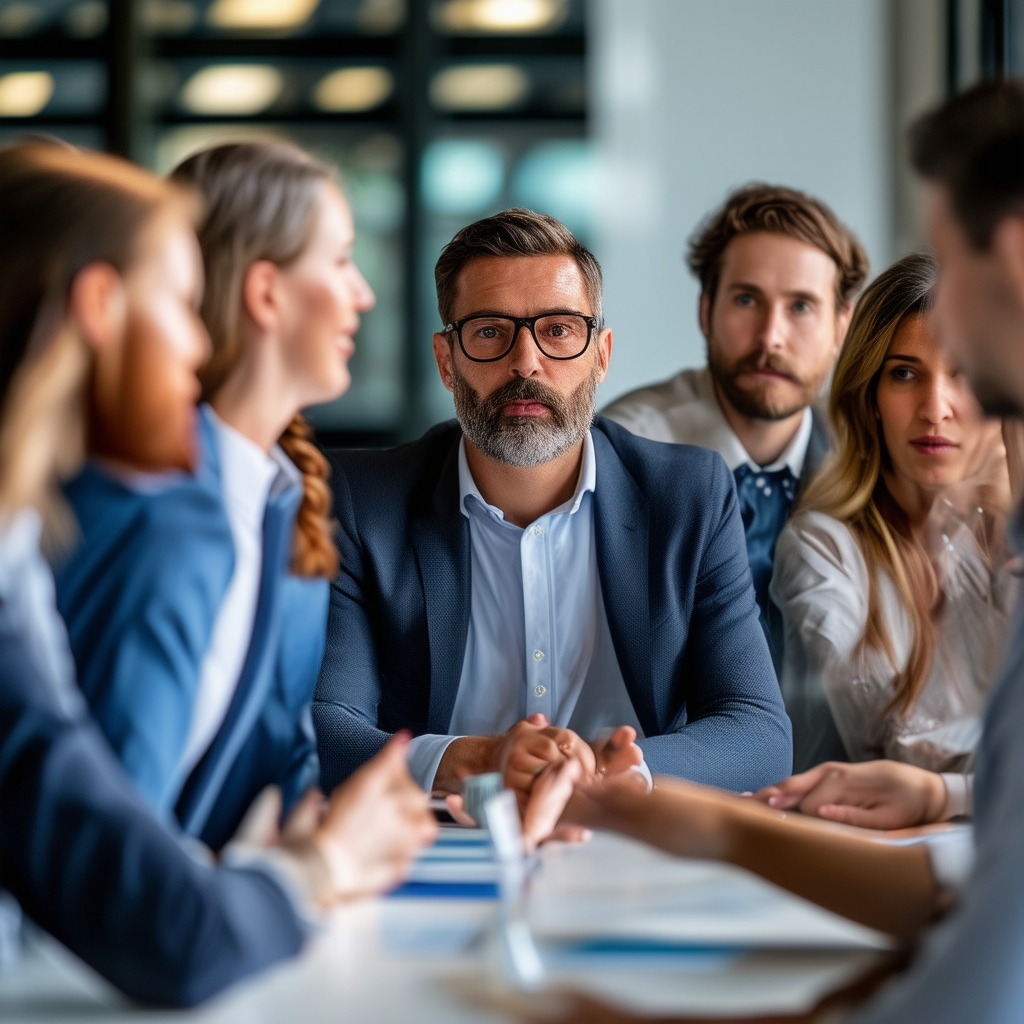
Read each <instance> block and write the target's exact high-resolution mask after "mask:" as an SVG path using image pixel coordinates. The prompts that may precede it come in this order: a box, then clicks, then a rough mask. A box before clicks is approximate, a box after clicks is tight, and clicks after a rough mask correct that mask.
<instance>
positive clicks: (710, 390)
mask: <svg viewBox="0 0 1024 1024" xmlns="http://www.w3.org/2000/svg"><path fill="white" fill-rule="evenodd" d="M698 392H699V396H700V398H701V400H702V401H703V403H704V404H705V405H706V406H707V411H708V416H707V419H706V421H705V423H704V424H703V427H704V429H703V430H702V431H701V434H702V435H703V436H699V437H694V438H693V443H694V444H697V445H700V446H701V447H703V448H712V449H714V450H715V451H717V452H718V453H719V455H721V456H722V458H723V459H725V464H726V465H727V466H728V467H729V471H730V472H735V471H736V470H737V469H739V467H740V466H744V465H746V466H749V467H750V468H751V469H752V470H754V471H755V472H759V471H760V472H769V473H771V472H775V471H776V470H779V469H788V470H789V471H790V473H792V474H793V477H794V478H795V479H797V480H799V479H800V474H801V473H803V471H804V460H805V459H806V458H807V446H808V444H809V443H810V440H811V430H812V428H813V425H814V419H813V415H812V413H811V409H810V406H808V407H806V408H805V409H804V415H803V419H802V420H801V421H800V426H799V427H798V428H797V432H796V434H795V435H794V437H793V440H792V441H790V442H789V445H788V446H787V447H786V450H785V451H784V452H783V453H782V454H781V455H780V456H779V457H778V458H777V459H776V460H775V461H774V462H773V463H772V464H771V465H770V466H761V465H759V464H758V463H756V462H755V461H754V460H753V459H752V458H751V457H750V454H749V453H748V452H747V449H746V448H744V447H743V442H742V441H741V440H740V439H739V438H738V437H737V436H736V432H735V431H734V430H733V429H732V427H730V426H729V421H728V420H727V419H726V418H725V414H724V413H723V412H722V407H721V405H719V403H718V394H717V393H716V391H715V383H714V380H713V379H712V377H711V371H710V370H707V369H705V371H704V373H703V374H701V377H700V380H699V382H698Z"/></svg>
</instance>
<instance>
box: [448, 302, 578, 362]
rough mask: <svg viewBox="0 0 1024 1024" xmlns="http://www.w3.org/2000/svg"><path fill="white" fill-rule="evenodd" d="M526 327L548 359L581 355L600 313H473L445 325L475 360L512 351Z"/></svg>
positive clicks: (490, 359)
mask: <svg viewBox="0 0 1024 1024" xmlns="http://www.w3.org/2000/svg"><path fill="white" fill-rule="evenodd" d="M524 327H525V328H526V329H527V330H528V331H529V332H530V335H531V337H532V338H533V343H534V344H535V345H536V346H537V348H539V349H540V350H541V352H543V353H544V355H546V356H547V357H548V358H549V359H578V358H579V357H580V356H581V355H583V353H584V352H586V351H587V347H588V346H589V345H590V339H591V337H592V336H593V333H594V331H595V330H597V327H598V321H597V317H593V316H585V315H584V314H583V313H574V312H565V313H558V312H555V313H542V314H540V315H539V316H501V315H493V316H492V315H490V314H480V313H474V314H473V315H472V316H465V317H463V318H462V319H461V320H455V321H454V322H453V323H450V324H447V325H446V326H445V327H443V328H442V333H444V334H453V333H454V334H455V336H456V337H457V338H458V339H459V348H461V349H462V351H463V353H464V354H465V356H466V358H467V359H472V360H473V362H474V363H494V362H497V360H499V359H504V358H505V356H507V355H508V354H509V352H511V351H512V348H513V346H514V345H515V343H516V338H517V337H518V336H519V332H520V331H521V330H522V329H523V328H524Z"/></svg>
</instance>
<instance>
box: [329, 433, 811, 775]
mask: <svg viewBox="0 0 1024 1024" xmlns="http://www.w3.org/2000/svg"><path fill="white" fill-rule="evenodd" d="M460 437H461V430H460V428H459V426H458V424H457V423H454V422H452V423H447V424H442V425H440V426H438V427H435V428H434V429H433V430H431V431H430V432H429V433H428V434H426V435H425V436H424V437H423V438H422V439H420V440H419V441H416V442H414V443H412V444H409V445H405V446H403V447H401V448H396V449H393V450H391V451H385V452H372V451H337V452H333V453H332V454H331V459H332V462H333V469H334V472H333V476H332V481H333V486H334V499H335V500H334V508H335V513H336V515H337V517H338V520H339V524H340V530H339V547H340V551H341V571H340V573H339V575H338V578H337V580H336V581H335V583H334V585H333V586H332V588H331V609H330V615H329V618H328V626H327V651H326V653H325V656H324V662H323V666H322V668H321V670H320V681H319V683H318V684H317V692H316V699H315V700H314V703H313V719H314V722H315V724H316V732H317V743H318V746H319V750H320V765H321V773H322V778H323V781H324V782H325V784H326V785H328V786H333V785H335V784H336V783H337V782H339V781H341V780H342V779H344V778H345V777H346V776H347V775H348V774H349V773H350V772H352V771H353V770H354V769H355V768H357V767H358V766H359V765H360V764H361V763H362V762H363V761H365V760H366V759H367V758H369V757H370V756H372V755H373V754H374V753H376V752H377V750H378V749H380V747H381V745H382V744H383V743H384V742H385V740H386V739H387V737H388V735H389V734H390V733H392V732H394V731H395V730H397V729H403V728H404V729H410V730H411V731H412V732H413V733H414V734H417V735H418V734H422V733H427V732H429V733H447V732H448V723H449V721H450V720H451V715H452V708H453V707H454V704H455V696H456V692H457V690H458V686H459V679H460V676H461V673H462V663H463V658H464V655H465V648H466V637H467V632H468V628H469V614H470V608H469V602H470V562H471V560H470V540H469V525H468V522H467V520H466V517H465V516H463V515H462V514H461V512H460V511H459V508H458V502H459V480H458V448H459V439H460ZM593 438H594V452H595V457H596V459H597V479H598V485H597V490H596V492H595V494H594V521H595V529H596V536H597V558H598V571H599V574H600V579H601V587H602V591H603V594H604V603H605V608H606V611H607V615H608V625H609V628H610V631H611V634H612V640H613V642H614V645H615V652H616V654H617V656H618V660H619V668H620V669H621V671H622V676H623V679H624V680H625V683H626V687H627V689H628V691H629V695H630V698H631V699H632V702H633V707H634V709H635V710H636V714H637V718H638V720H639V722H640V725H641V727H642V728H643V731H644V734H645V737H646V738H645V739H644V740H643V741H642V742H641V744H640V745H641V747H642V748H643V751H644V757H645V759H646V761H647V764H648V765H649V767H650V769H651V771H653V772H662V773H667V774H672V775H679V776H683V777H685V778H689V779H694V780H696V781H698V782H704V783H709V784H712V785H717V786H723V787H725V788H728V789H735V790H756V789H759V788H760V787H761V786H765V785H768V784H770V783H773V782H777V781H778V780H779V779H781V778H784V777H785V776H786V775H788V774H789V771H790V765H791V763H792V741H791V735H790V725H789V719H788V718H787V717H786V712H785V708H784V707H783V704H782V697H781V695H780V693H779V685H778V682H777V681H776V678H775V672H774V670H773V668H772V662H771V656H770V654H769V652H768V644H767V642H766V640H765V636H764V633H763V631H762V629H761V626H760V624H759V622H758V609H757V605H756V603H755V601H754V589H753V585H752V583H751V580H750V570H749V568H748V566H747V552H746V545H745V542H744V538H743V524H742V522H741V520H740V514H739V505H738V502H737V499H736V490H735V485H734V483H733V478H732V474H731V473H730V472H729V471H728V469H727V468H726V466H725V463H724V462H723V461H722V459H721V457H720V456H718V455H716V454H714V453H712V452H709V451H707V450H705V449H702V448H695V447H691V446H688V445H676V444H659V443H657V442H654V441H647V440H644V439H643V438H639V437H636V436H634V435H633V434H630V433H629V432H628V431H627V430H625V429H623V428H622V427H620V426H618V425H617V424H615V423H613V422H611V421H610V420H606V419H603V418H600V417H599V418H598V419H597V420H596V421H595V423H594V429H593Z"/></svg>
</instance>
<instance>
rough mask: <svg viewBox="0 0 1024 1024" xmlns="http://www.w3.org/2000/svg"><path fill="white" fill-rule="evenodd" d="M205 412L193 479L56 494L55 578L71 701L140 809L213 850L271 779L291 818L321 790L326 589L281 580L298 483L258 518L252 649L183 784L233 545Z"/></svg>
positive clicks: (94, 482) (77, 484)
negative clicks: (319, 694)
mask: <svg viewBox="0 0 1024 1024" xmlns="http://www.w3.org/2000/svg"><path fill="white" fill-rule="evenodd" d="M212 431H213V428H212V425H211V424H210V422H209V421H208V418H207V415H206V413H205V411H204V415H203V417H202V419H201V429H200V436H201V442H202V443H201V446H200V448H201V451H202V459H201V464H200V468H199V469H198V470H197V472H196V474H195V475H194V476H183V477H182V479H181V481H180V482H179V483H177V484H176V485H175V486H173V487H170V488H168V489H166V490H164V491H161V492H160V493H158V494H145V493H140V492H138V491H136V490H133V489H131V488H129V487H126V486H125V485H124V484H123V483H121V482H120V481H118V480H117V479H116V478H114V477H113V476H111V475H109V474H108V473H106V472H104V471H103V470H102V469H101V468H99V467H97V466H95V465H87V466H86V468H85V469H84V470H83V471H82V472H81V473H80V474H79V475H78V476H77V477H75V478H74V479H73V480H72V481H71V482H70V483H69V484H68V485H67V486H66V488H65V493H66V495H67V498H68V500H69V502H70V504H71V507H72V509H73V511H74V513H75V516H76V517H77V519H78V523H79V526H80V529H81V541H80V543H79V544H78V546H77V547H76V549H75V550H74V551H73V552H72V554H71V556H70V557H69V558H68V559H67V561H65V562H64V563H63V564H61V565H60V566H59V567H58V568H57V572H56V580H57V601H58V607H59V609H60V612H61V614H62V615H63V616H64V620H65V621H66V622H67V625H68V634H69V636H70V639H71V648H72V651H73V652H74V656H75V663H76V666H77V669H78V676H79V681H80V685H81V688H82V691H83V692H84V693H85V695H86V699H87V700H88V701H89V704H90V706H91V708H92V711H93V715H94V716H95V718H96V720H97V722H98V723H99V725H100V728H101V729H102V730H103V732H104V733H105V734H106V736H107V738H108V740H109V741H110V743H111V745H112V746H113V748H114V750H115V752H116V753H117V755H118V757H119V758H120V759H121V762H122V764H123V765H124V766H125V768H126V770H127V772H128V774H129V775H130V776H131V777H132V778H133V779H134V780H135V782H136V784H137V785H138V786H139V788H140V790H141V791H142V793H143V795H144V796H145V798H146V799H147V801H148V802H149V803H150V804H151V806H153V807H155V808H156V809H157V810H159V811H160V812H162V813H164V814H165V815H170V814H171V813H172V812H173V813H175V814H176V815H177V817H178V820H179V821H180V823H181V826H182V827H183V828H184V830H185V831H186V832H187V833H188V834H190V835H192V836H196V837H198V838H201V839H202V840H203V841H204V842H205V843H207V844H208V845H209V846H211V847H212V848H213V849H219V848H220V847H221V846H222V845H223V844H224V843H225V842H226V841H227V840H228V839H229V838H230V836H231V835H232V834H233V832H234V830H235V829H236V828H237V826H238V824H239V823H240V821H241V819H242V817H243V815H244V814H245V811H246V809H247V808H248V806H249V804H250V803H251V802H252V799H253V797H254V796H255V795H256V794H257V793H258V792H259V791H260V790H261V789H262V788H263V787H264V786H266V785H268V784H270V783H276V784H277V785H280V786H281V787H282V790H283V791H284V798H285V807H286V809H287V808H289V807H290V806H291V805H292V803H293V802H294V801H295V800H296V799H297V798H298V797H299V796H301V794H302V793H303V792H304V791H305V790H306V789H308V788H309V787H310V786H312V785H316V784H317V782H318V779H319V763H318V761H317V757H316V740H315V737H314V735H313V727H312V718H311V716H310V712H309V704H310V700H311V699H312V696H313V690H314V687H315V685H316V678H317V672H318V670H319V667H320V659H321V657H322V654H323V647H324V632H325V624H326V619H327V604H328V590H329V588H328V583H327V581H326V580H323V579H306V578H300V577H296V576H292V575H290V574H289V572H288V565H289V561H290V558H291V550H292V537H293V532H294V526H295V514H296V510H297V508H298V505H299V502H300V500H301V497H302V493H301V491H302V489H301V487H300V486H298V485H295V486H290V487H287V488H285V489H283V490H282V491H280V492H277V491H275V492H273V493H272V494H271V496H270V498H269V500H268V503H267V509H266V514H265V518H264V524H263V531H264V546H263V566H262V578H261V582H260V592H259V600H258V604H257V610H256V620H255V625H254V629H253V638H252V642H251V644H250V647H249V651H248V654H247V656H246V660H245V664H244V666H243V669H242V675H241V677H240V680H239V684H238V688H237V690H236V692H235V695H234V698H233V700H232V702H231V704H230V706H229V708H228V712H227V717H226V718H225V721H224V723H223V725H222V726H221V728H220V730H219V732H218V733H217V735H216V736H215V738H214V740H213V743H212V744H211V746H210V748H209V749H208V750H207V752H206V753H205V755H204V756H203V758H202V760H201V761H200V762H199V764H198V765H196V767H195V768H194V769H193V771H192V772H191V774H190V775H189V776H188V777H187V778H181V777H180V776H179V775H178V774H177V766H178V762H179V759H180V756H181V751H182V749H183V747H184V744H185V740H186V737H187V734H188V727H189V722H190V720H191V714H192V707H193V702H194V699H195V694H196V688H197V686H198V682H199V674H200V669H201V666H202V661H203V657H204V655H205V653H206V650H207V648H208V646H209V641H210V634H211V632H212V629H213V622H214V618H215V616H216V614H217V610H218V609H219V607H220V603H221V600H222V599H223V597H224V593H225V591H226V589H227V586H228V583H229V582H230V580H231V573H232V570H233V567H234V548H233V544H232V540H231V531H230V527H229V525H228V520H227V515H226V513H225V511H224V508H223V505H222V502H221V496H220V460H219V453H218V448H217V444H216V441H215V438H214V436H213V432H212Z"/></svg>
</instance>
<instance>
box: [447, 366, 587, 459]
mask: <svg viewBox="0 0 1024 1024" xmlns="http://www.w3.org/2000/svg"><path fill="white" fill-rule="evenodd" d="M597 383H598V382H597V369H596V366H595V369H594V372H593V373H592V374H591V375H590V376H589V377H588V378H587V379H586V380H585V381H584V382H583V383H582V384H580V385H579V387H577V388H576V390H575V391H573V392H572V394H570V395H569V396H568V397H567V398H563V397H562V396H561V395H560V394H558V392H557V391H553V390H552V389H551V388H548V387H545V386H544V385H543V384H541V383H540V382H539V381H536V380H534V379H533V378H531V377H516V378H514V379H513V380H510V381H509V382H508V383H507V384H504V385H503V386H502V387H500V388H498V389H497V390H496V391H492V392H491V393H490V394H489V395H487V396H486V397H485V398H481V397H480V396H479V395H478V394H477V393H476V391H474V390H473V388H472V387H471V386H470V384H469V382H468V381H467V380H466V378H465V377H463V376H462V374H460V373H459V371H458V370H457V369H455V367H454V366H453V367H452V394H453V396H454V398H455V415H456V416H458V418H459V423H461V424H462V432H463V433H464V434H465V435H466V438H467V439H468V440H469V441H472V442H473V444H474V445H475V446H476V447H477V448H478V449H479V450H480V451H481V452H482V453H483V454H484V455H486V456H487V457H488V458H489V459H494V461H495V462H501V463H504V464H505V465H506V466H540V465H542V464H543V463H545V462H550V461H551V460H552V459H557V458H558V456H559V455H564V454H565V453H566V452H567V451H569V449H570V448H572V447H573V446H574V445H577V444H579V442H580V441H582V440H583V438H584V436H585V435H586V433H587V431H588V430H589V429H590V425H591V423H593V421H594V410H595V409H596V407H597ZM518 401H527V402H541V403H542V404H544V405H546V406H547V407H548V409H549V410H550V415H548V416H506V415H505V412H504V409H505V406H506V405H508V404H509V402H518Z"/></svg>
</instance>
